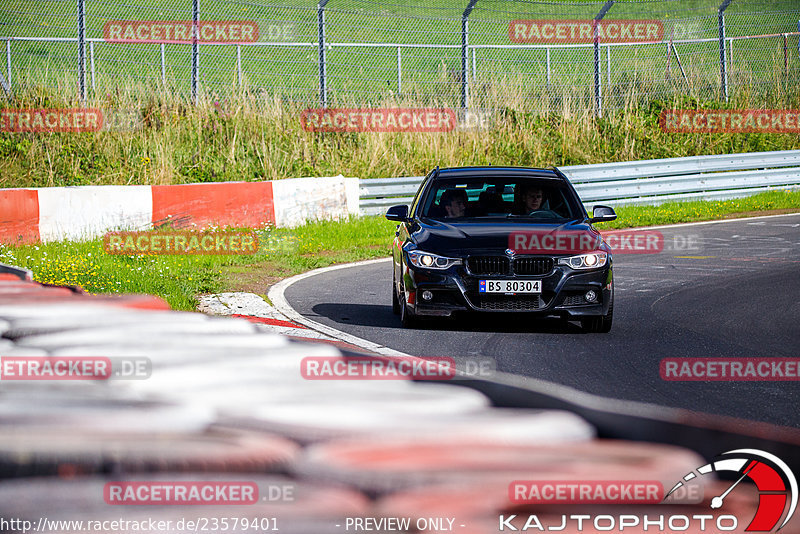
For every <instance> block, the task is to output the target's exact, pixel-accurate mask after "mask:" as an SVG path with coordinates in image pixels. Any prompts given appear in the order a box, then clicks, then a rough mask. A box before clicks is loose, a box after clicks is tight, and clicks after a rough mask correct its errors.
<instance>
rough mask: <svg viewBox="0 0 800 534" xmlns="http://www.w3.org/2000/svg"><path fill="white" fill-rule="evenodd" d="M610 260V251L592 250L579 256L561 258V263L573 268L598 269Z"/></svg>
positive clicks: (559, 261) (559, 260)
mask: <svg viewBox="0 0 800 534" xmlns="http://www.w3.org/2000/svg"><path fill="white" fill-rule="evenodd" d="M606 261H608V253H606V252H590V253H588V254H579V255H578V256H569V257H568V258H559V259H558V264H559V265H567V266H569V267H572V268H573V269H597V268H598V267H602V266H604V265H605V264H606Z"/></svg>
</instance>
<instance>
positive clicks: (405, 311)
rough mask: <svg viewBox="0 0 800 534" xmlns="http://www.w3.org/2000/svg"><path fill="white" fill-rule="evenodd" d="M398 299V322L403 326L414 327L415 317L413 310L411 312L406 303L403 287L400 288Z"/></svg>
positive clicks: (415, 324)
mask: <svg viewBox="0 0 800 534" xmlns="http://www.w3.org/2000/svg"><path fill="white" fill-rule="evenodd" d="M399 300H400V324H402V325H403V328H416V326H417V318H416V317H415V316H414V312H412V311H411V310H410V309H409V308H408V304H407V303H406V295H405V290H404V289H403V288H401V289H400V299H399Z"/></svg>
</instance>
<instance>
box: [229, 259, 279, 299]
mask: <svg viewBox="0 0 800 534" xmlns="http://www.w3.org/2000/svg"><path fill="white" fill-rule="evenodd" d="M222 273H223V285H224V287H225V291H242V292H246V293H255V294H256V295H266V294H267V291H268V290H269V288H270V287H271V286H272V285H274V284H276V283H278V282H280V281H281V280H283V279H284V278H286V277H287V276H289V275H290V274H291V273H290V272H288V271H287V270H286V269H285V267H283V266H282V265H281V264H280V263H279V262H277V261H263V262H259V263H252V264H250V265H237V266H235V267H226V268H223V269H222Z"/></svg>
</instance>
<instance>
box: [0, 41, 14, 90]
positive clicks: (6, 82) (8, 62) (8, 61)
mask: <svg viewBox="0 0 800 534" xmlns="http://www.w3.org/2000/svg"><path fill="white" fill-rule="evenodd" d="M6 74H7V75H8V80H6V79H5V78H4V77H3V75H2V74H0V85H2V86H3V91H4V92H5V93H6V97H7V98H11V97H12V96H13V95H12V93H11V40H10V39H9V40H8V41H6Z"/></svg>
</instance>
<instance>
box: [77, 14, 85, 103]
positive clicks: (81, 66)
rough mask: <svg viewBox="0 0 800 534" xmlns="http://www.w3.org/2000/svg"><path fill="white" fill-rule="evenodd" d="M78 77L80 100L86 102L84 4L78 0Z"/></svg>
mask: <svg viewBox="0 0 800 534" xmlns="http://www.w3.org/2000/svg"><path fill="white" fill-rule="evenodd" d="M78 79H79V83H80V91H81V100H82V101H83V103H84V104H85V103H86V4H85V2H84V0H78Z"/></svg>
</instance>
